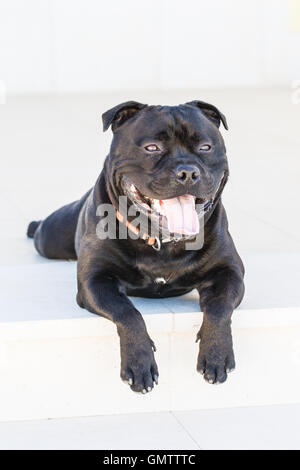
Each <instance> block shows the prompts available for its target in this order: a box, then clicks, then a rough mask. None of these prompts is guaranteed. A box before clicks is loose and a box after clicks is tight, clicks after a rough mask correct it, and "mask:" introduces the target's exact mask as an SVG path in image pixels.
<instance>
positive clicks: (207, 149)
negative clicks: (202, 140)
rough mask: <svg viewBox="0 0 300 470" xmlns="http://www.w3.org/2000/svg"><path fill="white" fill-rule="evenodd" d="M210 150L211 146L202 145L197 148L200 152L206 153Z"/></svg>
mask: <svg viewBox="0 0 300 470" xmlns="http://www.w3.org/2000/svg"><path fill="white" fill-rule="evenodd" d="M210 149H211V145H209V144H203V145H201V147H199V150H200V152H208V151H209V150H210Z"/></svg>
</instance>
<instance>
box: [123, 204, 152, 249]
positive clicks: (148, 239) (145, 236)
mask: <svg viewBox="0 0 300 470" xmlns="http://www.w3.org/2000/svg"><path fill="white" fill-rule="evenodd" d="M116 217H117V219H118V221H119V222H121V223H124V224H125V225H126V227H127V228H128V230H130V231H131V232H133V233H134V234H135V235H138V234H139V233H140V230H139V229H138V228H137V227H135V226H134V225H132V224H131V223H130V222H129V220H127V219H125V217H124V216H123V215H122V214H121V213H120V212H119V211H118V210H117V209H116ZM140 238H142V240H145V242H146V243H147V245H149V246H152V248H154V249H156V250H159V249H160V241H159V240H158V239H157V238H154V237H149V235H148V234H147V233H143V234H142V235H141V237H140Z"/></svg>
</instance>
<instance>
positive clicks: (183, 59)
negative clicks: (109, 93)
mask: <svg viewBox="0 0 300 470" xmlns="http://www.w3.org/2000/svg"><path fill="white" fill-rule="evenodd" d="M292 3H295V2H292V1H289V0H251V1H250V0H209V1H207V0H185V1H183V0H151V1H145V0H114V1H108V0H106V1H102V0H26V1H25V0H0V80H2V81H3V82H4V83H5V85H6V88H7V91H8V92H12V93H23V92H25V93H31V92H93V91H105V90H116V89H124V90H125V89H149V88H151V89H158V88H160V89H167V88H188V87H189V88H201V87H202V88H203V87H210V88H216V87H220V88H222V87H240V86H288V87H290V86H291V82H292V81H293V80H297V79H299V78H300V60H299V51H300V30H299V28H298V30H297V28H293V27H292V24H291V21H290V16H291V12H292V11H293V10H292V6H291V4H292Z"/></svg>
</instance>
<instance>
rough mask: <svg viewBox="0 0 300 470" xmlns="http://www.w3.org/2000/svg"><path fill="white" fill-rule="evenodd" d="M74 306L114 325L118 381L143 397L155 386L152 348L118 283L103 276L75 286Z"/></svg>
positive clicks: (96, 276)
mask: <svg viewBox="0 0 300 470" xmlns="http://www.w3.org/2000/svg"><path fill="white" fill-rule="evenodd" d="M78 287H79V289H78V294H77V302H78V304H79V305H80V306H81V307H84V308H86V309H87V310H89V311H90V312H92V313H96V314H98V315H101V316H103V317H105V318H107V319H108V320H111V321H112V322H114V323H115V324H116V326H117V331H118V334H119V337H120V347H121V378H122V380H124V381H126V382H127V383H128V384H129V385H130V387H131V389H132V390H133V391H135V392H141V393H146V392H150V391H151V390H152V388H153V384H154V382H155V383H156V384H157V382H158V369H157V365H156V362H155V359H154V354H153V350H154V351H155V346H154V343H153V341H152V340H151V338H150V337H149V335H148V332H147V329H146V325H145V322H144V320H143V317H142V315H141V314H140V312H139V311H138V310H137V309H136V308H135V307H134V305H133V304H132V303H131V302H130V300H129V299H128V297H127V296H126V295H125V294H124V293H123V292H122V291H121V290H120V286H119V283H118V281H117V280H115V279H111V278H109V276H105V275H104V274H98V275H93V276H92V277H89V278H88V280H84V281H79V282H78Z"/></svg>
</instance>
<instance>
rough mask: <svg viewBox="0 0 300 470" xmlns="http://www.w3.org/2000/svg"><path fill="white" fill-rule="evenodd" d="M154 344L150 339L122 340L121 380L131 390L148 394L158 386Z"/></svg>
mask: <svg viewBox="0 0 300 470" xmlns="http://www.w3.org/2000/svg"><path fill="white" fill-rule="evenodd" d="M153 349H154V344H153V342H152V341H151V340H150V338H145V340H144V341H138V344H135V342H133V341H128V340H127V341H122V340H121V379H122V380H124V381H125V382H127V383H128V384H129V385H130V388H131V390H133V391H134V392H138V393H148V392H151V390H152V389H153V387H154V383H156V385H158V368H157V364H156V362H155V359H154V353H153Z"/></svg>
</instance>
